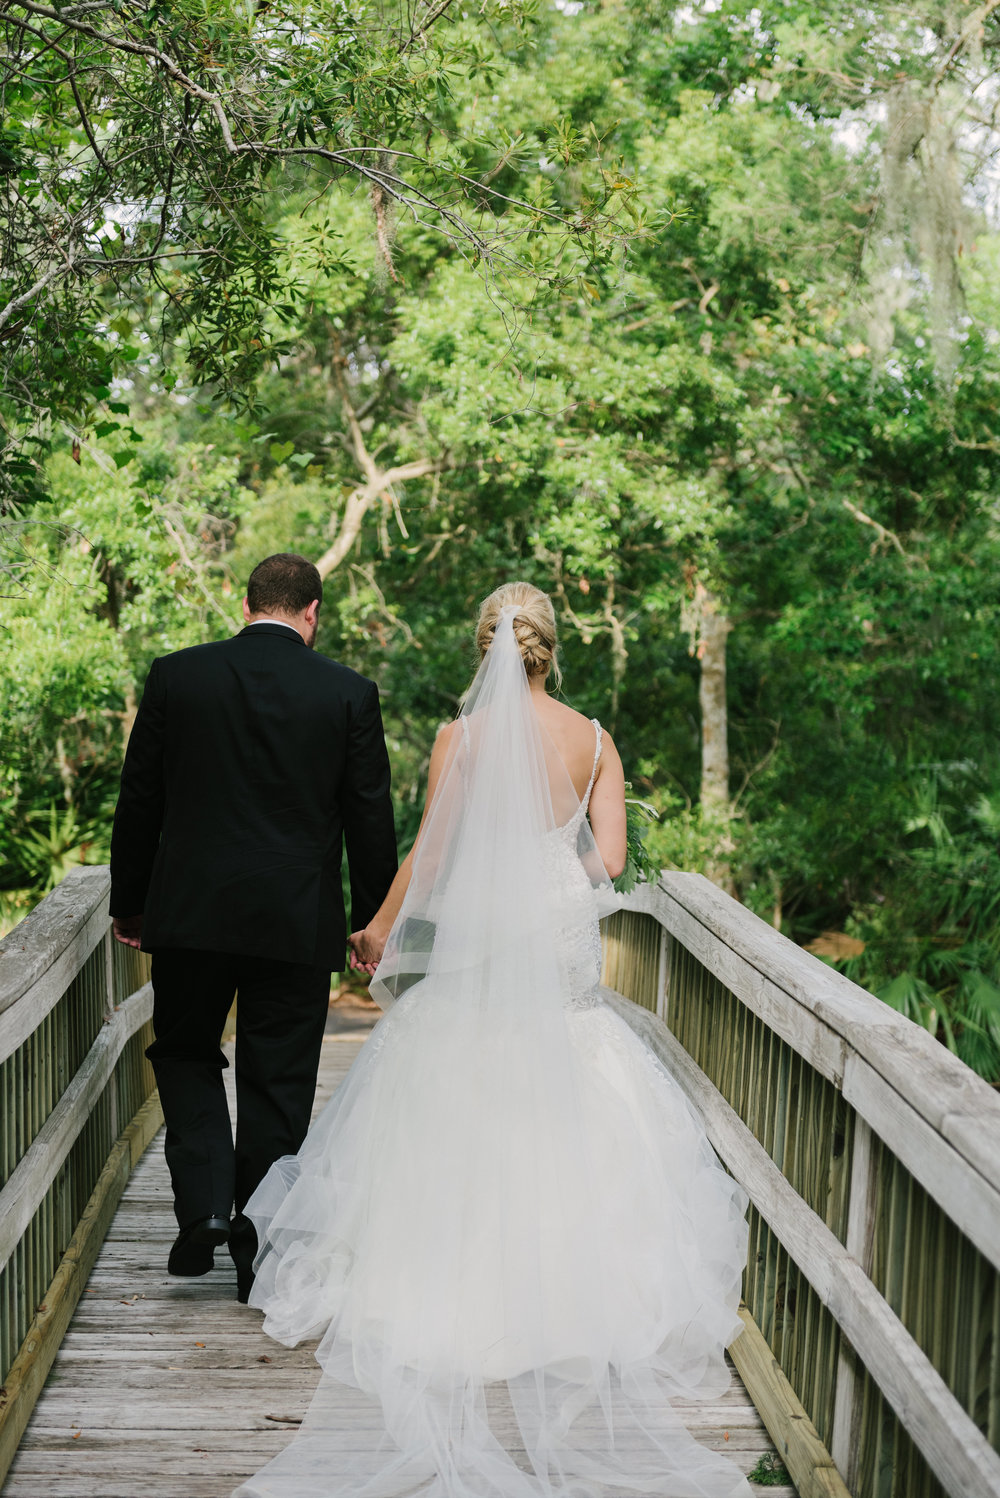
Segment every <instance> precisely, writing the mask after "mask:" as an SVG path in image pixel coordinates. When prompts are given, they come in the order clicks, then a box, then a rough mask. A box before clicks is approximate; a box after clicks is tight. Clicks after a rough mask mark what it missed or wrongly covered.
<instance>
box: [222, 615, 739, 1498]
mask: <svg viewBox="0 0 1000 1498" xmlns="http://www.w3.org/2000/svg"><path fill="white" fill-rule="evenodd" d="M516 612H517V611H516V609H514V608H508V609H506V610H505V611H504V613H503V614H502V616H501V618H500V620H499V622H498V625H497V628H496V632H495V636H494V640H493V643H492V645H491V647H490V649H489V650H488V651H487V653H486V657H485V659H484V662H483V664H482V666H481V668H480V670H479V672H478V673H477V675H476V678H475V681H474V683H473V686H472V688H471V690H470V692H469V694H468V697H467V699H466V704H465V711H464V713H463V717H462V719H461V720H460V724H459V726H457V727H456V728H455V729H454V730H453V731H452V739H451V744H450V752H449V760H448V763H447V765H446V768H445V771H444V773H443V775H442V778H441V781H440V784H439V788H438V792H437V794H436V796H435V799H434V803H433V805H432V807H431V808H430V810H429V813H428V816H427V818H426V820H425V823H424V827H423V830H422V833H421V836H420V839H419V844H418V847H417V850H416V855H415V858H414V865H413V875H412V879H411V883H410V886H409V889H408V892H407V896H406V899H405V901H404V904H403V907H402V909H401V911H400V915H399V917H398V919H397V921H396V923H395V926H394V928H393V931H392V933H391V936H390V938H389V942H388V944H387V947H386V951H385V955H384V957H383V960H382V962H381V964H380V966H379V968H378V971H377V973H376V976H375V980H374V982H373V985H372V993H373V995H374V996H375V997H376V998H377V999H378V1001H379V1003H380V1004H382V1005H383V1006H384V1007H386V1008H387V1010H388V1011H389V1012H388V1013H387V1014H386V1015H385V1016H384V1017H383V1019H382V1020H381V1021H380V1023H379V1025H378V1026H377V1028H376V1031H375V1033H374V1035H373V1037H372V1038H371V1040H370V1041H369V1042H368V1043H367V1045H366V1046H365V1047H364V1049H363V1051H362V1053H361V1055H360V1056H359V1058H358V1060H357V1062H356V1063H355V1064H354V1066H353V1068H352V1070H351V1073H350V1075H349V1077H348V1079H347V1081H346V1082H345V1083H344V1084H343V1086H342V1087H341V1088H340V1089H339V1091H338V1092H337V1094H336V1095H335V1097H334V1099H333V1100H332V1102H331V1103H330V1105H328V1107H327V1109H326V1111H325V1112H324V1114H323V1115H322V1116H321V1118H320V1120H318V1122H317V1124H316V1125H314V1127H313V1129H312V1130H311V1131H310V1134H309V1137H308V1139H307V1141H306V1143H305V1145H304V1146H303V1149H302V1151H301V1152H300V1154H299V1155H298V1156H297V1157H295V1159H293V1160H286V1161H282V1162H279V1164H278V1166H276V1167H275V1168H274V1169H273V1170H272V1172H271V1173H270V1175H269V1176H268V1177H267V1179H266V1180H265V1182H264V1183H263V1185H262V1187H261V1188H260V1189H259V1191H258V1193H257V1194H256V1195H255V1197H254V1199H253V1201H252V1202H251V1204H250V1206H249V1207H248V1209H247V1210H248V1212H249V1213H250V1215H251V1216H252V1217H253V1218H254V1220H255V1222H256V1224H257V1227H258V1233H259V1234H260V1236H261V1240H262V1243H263V1244H264V1249H263V1253H262V1257H261V1259H260V1262H259V1267H258V1279H257V1286H256V1287H255V1291H254V1294H253V1297H252V1303H253V1304H257V1305H259V1306H261V1308H262V1309H264V1310H265V1311H266V1313H267V1320H266V1322H265V1328H266V1329H267V1330H268V1331H269V1332H271V1334H272V1335H274V1336H276V1337H277V1338H278V1339H279V1340H282V1341H286V1342H288V1343H295V1342H297V1341H300V1340H302V1339H303V1338H305V1337H309V1336H319V1337H320V1338H321V1340H320V1342H319V1346H318V1349H317V1357H318V1359H319V1361H320V1363H321V1364H322V1366H323V1369H324V1374H323V1377H322V1379H321V1383H320V1386H319V1389H318V1391H317V1394H316V1396H315V1398H314V1400H313V1403H312V1406H311V1408H310V1411H309V1414H308V1416H307V1418H306V1421H305V1423H304V1426H303V1428H302V1430H301V1432H300V1434H299V1435H298V1436H297V1437H296V1438H295V1440H294V1441H293V1442H292V1443H291V1445H290V1446H289V1447H287V1448H286V1450H285V1451H283V1452H282V1453H281V1454H280V1455H279V1456H278V1457H277V1458H276V1459H275V1460H274V1461H273V1462H271V1463H270V1464H269V1465H268V1466H267V1467H265V1468H264V1469H263V1471H262V1472H260V1473H258V1474H257V1476H256V1477H255V1478H253V1479H251V1480H250V1482H248V1483H247V1484H246V1485H245V1486H244V1487H242V1488H241V1489H240V1490H239V1491H240V1498H410V1495H420V1498H555V1495H558V1498H584V1495H595V1494H599V1493H600V1494H614V1495H622V1498H626V1495H638V1494H655V1495H657V1498H668V1495H669V1498H736V1495H745V1494H747V1493H748V1492H749V1489H748V1488H747V1486H746V1484H745V1482H744V1480H743V1478H742V1476H741V1474H740V1473H739V1472H738V1470H737V1469H736V1468H734V1467H733V1466H732V1465H731V1464H730V1463H729V1462H727V1461H725V1460H724V1459H723V1458H721V1457H719V1456H717V1455H716V1454H715V1453H713V1452H711V1451H708V1450H706V1449H704V1448H702V1447H700V1446H699V1445H698V1444H697V1443H696V1442H695V1441H694V1440H693V1438H692V1437H691V1436H690V1435H689V1434H688V1432H687V1431H686V1430H685V1429H684V1427H683V1425H682V1423H681V1422H680V1420H679V1419H678V1418H677V1416H676V1415H675V1414H674V1413H673V1411H672V1410H671V1409H670V1406H669V1403H668V1399H669V1397H671V1396H672V1397H680V1398H684V1397H692V1396H694V1395H696V1394H704V1393H706V1392H711V1393H719V1392H721V1391H722V1389H724V1388H725V1386H726V1384H727V1382H728V1375H727V1374H726V1373H725V1371H724V1367H723V1358H722V1352H723V1348H724V1346H725V1344H726V1342H727V1341H728V1340H730V1339H731V1338H732V1336H733V1334H734V1332H735V1330H736V1328H737V1327H738V1325H739V1323H738V1321H737V1318H736V1316H735V1305H736V1302H737V1300H738V1294H739V1275H740V1269H741V1267H742V1248H741V1243H740V1241H739V1237H740V1235H739V1229H738V1227H734V1223H736V1222H737V1221H738V1217H739V1215H740V1214H741V1213H742V1211H743V1210H744V1208H745V1198H742V1199H741V1197H740V1193H739V1190H738V1188H735V1187H734V1186H733V1183H731V1182H728V1177H725V1175H724V1173H723V1172H722V1171H721V1168H720V1167H719V1166H718V1163H717V1162H716V1161H715V1158H714V1156H713V1155H712V1152H711V1150H710V1148H709V1146H708V1145H707V1142H706V1141H705V1140H704V1136H703V1134H702V1133H701V1131H700V1129H699V1128H698V1127H697V1125H696V1124H695V1123H694V1121H693V1118H692V1116H691V1114H690V1111H689V1110H688V1109H687V1105H686V1104H685V1103H684V1101H683V1099H682V1098H681V1097H680V1096H679V1094H678V1092H677V1089H676V1088H675V1087H674V1086H673V1084H672V1083H669V1079H666V1078H665V1074H663V1073H662V1072H660V1071H659V1070H658V1069H657V1063H655V1062H654V1061H653V1060H652V1059H651V1058H650V1057H649V1054H648V1053H646V1052H645V1051H644V1048H643V1047H642V1046H641V1045H640V1043H639V1042H637V1041H634V1039H633V1038H632V1037H631V1035H630V1033H629V1032H628V1027H627V1026H626V1025H624V1022H623V1021H621V1020H620V1019H619V1018H618V1017H617V1016H615V1015H614V1014H613V1013H611V1011H609V1010H608V1009H607V1008H606V1006H602V1005H599V1004H597V1002H596V999H597V995H596V983H597V972H596V967H595V966H594V963H595V961H596V951H595V946H594V943H595V940H596V921H597V917H598V915H599V914H600V913H602V911H604V910H606V909H609V908H613V906H614V905H615V903H616V897H615V896H614V893H613V890H612V887H611V883H610V880H609V879H608V876H607V873H606V870H605V869H604V867H603V864H602V863H601V860H600V857H599V855H598V851H597V848H596V845H595V843H594V839H593V836H592V834H591V832H590V828H589V826H588V825H587V821H586V817H585V816H584V815H583V808H582V806H581V804H580V798H579V796H578V795H577V793H576V791H575V789H574V787H573V784H572V781H571V779H570V776H569V774H568V772H567V770H566V768H565V766H564V765H563V764H562V762H561V760H560V759H559V756H558V755H557V754H556V752H555V749H554V747H553V745H552V743H551V742H550V741H549V739H548V737H547V735H546V734H545V733H543V731H542V730H541V728H540V726H539V722H538V718H537V716H536V713H535V709H534V706H533V703H532V694H531V691H530V688H529V686H528V681H527V677H526V675H525V671H524V666H523V664H522V661H521V656H520V651H519V649H518V646H517V641H516V639H515V636H514V632H513V626H512V619H513V616H514V614H516ZM622 1032H625V1033H624V1034H623V1033H622ZM675 1172H676V1173H677V1179H676V1180H675V1179H674V1178H673V1173H675ZM724 1183H728V1184H724ZM730 1188H732V1189H730ZM678 1235H680V1236H679V1237H678ZM743 1241H744V1242H745V1233H744V1237H743ZM678 1242H679V1243H680V1248H679V1250H677V1249H676V1245H677V1244H678ZM723 1243H728V1244H730V1245H732V1247H731V1248H730V1250H729V1252H728V1255H727V1254H726V1253H725V1252H723V1250H722V1248H721V1247H720V1245H721V1244H723ZM667 1259H670V1260H671V1262H670V1263H665V1260H667ZM674 1259H676V1262H673V1260H674ZM716 1260H718V1262H715V1261H716ZM706 1265H707V1266H708V1269H707V1270H706ZM345 1386H346V1387H345ZM345 1421H346V1426H345Z"/></svg>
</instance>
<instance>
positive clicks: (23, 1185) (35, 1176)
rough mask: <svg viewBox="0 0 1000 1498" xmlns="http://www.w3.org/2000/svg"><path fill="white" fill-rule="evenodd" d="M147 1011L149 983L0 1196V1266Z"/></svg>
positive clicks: (101, 1038)
mask: <svg viewBox="0 0 1000 1498" xmlns="http://www.w3.org/2000/svg"><path fill="white" fill-rule="evenodd" d="M152 1012H153V990H152V987H151V986H150V984H148V983H147V984H146V986H145V987H144V988H142V989H140V990H139V992H138V993H135V994H133V995H132V997H131V998H130V999H126V1001H125V1003H124V1004H121V1005H119V1007H118V1009H117V1010H116V1011H115V1013H114V1016H113V1018H112V1019H110V1020H109V1021H108V1022H107V1023H106V1024H105V1025H104V1027H103V1028H102V1030H101V1032H100V1034H99V1035H98V1037H97V1039H96V1040H95V1041H94V1044H93V1045H92V1046H91V1048H90V1051H89V1052H88V1054H87V1057H86V1059H85V1061H84V1063H83V1065H82V1066H81V1067H80V1069H79V1071H78V1072H77V1073H76V1075H75V1076H73V1077H72V1078H71V1079H70V1081H69V1082H68V1083H67V1086H66V1088H65V1090H64V1092H63V1094H62V1096H61V1097H60V1099H59V1101H58V1103H57V1104H56V1106H55V1107H54V1108H53V1110H52V1112H51V1113H50V1114H49V1116H48V1118H47V1119H46V1121H45V1123H44V1124H43V1125H42V1127H41V1128H40V1129H39V1131H38V1133H37V1135H36V1136H35V1138H34V1140H33V1141H32V1143H31V1144H30V1145H29V1146H28V1149H27V1150H26V1151H25V1153H24V1156H23V1157H22V1159H21V1160H20V1162H19V1163H18V1165H17V1167H16V1169H15V1170H14V1171H13V1173H12V1174H11V1176H10V1179H9V1180H8V1181H7V1183H6V1185H5V1186H4V1188H3V1190H2V1191H0V1267H2V1266H3V1265H4V1264H6V1262H7V1260H8V1259H9V1258H10V1256H11V1254H12V1253H13V1252H14V1249H15V1248H16V1246H17V1244H18V1242H19V1241H20V1239H21V1237H22V1235H23V1234H24V1232H25V1229H26V1228H27V1226H28V1224H29V1222H30V1221H31V1219H32V1218H33V1217H34V1215H35V1213H36V1211H37V1210H38V1207H39V1204H40V1203H41V1202H42V1201H43V1200H44V1198H45V1193H46V1192H47V1191H48V1189H49V1187H50V1186H51V1185H52V1182H53V1181H54V1180H55V1178H56V1176H57V1175H58V1173H59V1171H60V1170H61V1168H62V1165H63V1162H64V1161H65V1159H66V1157H67V1155H68V1154H69V1152H70V1150H71V1149H72V1148H73V1145H74V1144H75V1143H76V1141H77V1139H78V1138H79V1136H80V1133H81V1131H82V1129H83V1127H84V1125H85V1124H86V1122H87V1119H88V1118H89V1117H90V1113H91V1110H92V1108H93V1106H94V1104H95V1102H96V1101H97V1099H98V1098H99V1097H100V1095H101V1093H102V1092H103V1091H104V1089H105V1087H106V1086H107V1083H108V1079H109V1078H110V1077H111V1075H112V1073H113V1072H114V1068H115V1063H116V1062H117V1060H118V1058H119V1056H120V1055H121V1054H122V1051H123V1050H124V1049H125V1046H126V1044H127V1042H128V1041H129V1039H130V1038H131V1037H132V1036H133V1035H134V1034H135V1033H136V1031H137V1030H140V1029H141V1028H142V1026H143V1025H144V1024H145V1023H146V1021H147V1020H148V1019H149V1018H150V1016H151V1015H152ZM109 1221H110V1219H109Z"/></svg>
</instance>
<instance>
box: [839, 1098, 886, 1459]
mask: <svg viewBox="0 0 1000 1498" xmlns="http://www.w3.org/2000/svg"><path fill="white" fill-rule="evenodd" d="M874 1188H875V1182H874V1177H873V1174H872V1131H871V1128H870V1126H869V1125H868V1124H866V1123H865V1122H864V1120H863V1119H858V1120H857V1123H856V1125H855V1130H854V1149H853V1151H852V1155H851V1192H850V1205H849V1209H848V1216H847V1237H846V1242H845V1247H846V1249H847V1252H848V1253H849V1254H850V1255H851V1257H852V1258H853V1259H856V1260H857V1262H858V1263H859V1264H860V1265H861V1267H862V1269H863V1270H864V1272H865V1274H867V1275H870V1274H871V1266H872V1246H873V1244H874V1238H875V1212H876V1199H875V1189H874ZM858 1374H859V1370H858V1366H857V1358H856V1357H855V1356H854V1353H853V1352H852V1350H851V1348H850V1346H848V1345H845V1343H844V1341H843V1339H842V1340H841V1345H840V1348H839V1349H838V1353H837V1384H836V1389H835V1391H834V1401H833V1432H832V1435H831V1438H830V1451H831V1453H832V1455H833V1459H834V1461H835V1462H836V1464H837V1467H838V1469H839V1470H840V1471H841V1472H842V1473H843V1474H844V1476H845V1477H846V1478H847V1480H848V1482H850V1480H851V1469H852V1465H853V1462H854V1459H855V1454H856V1449H857V1435H858V1428H859V1424H860V1418H861V1410H860V1407H859V1402H858V1391H859V1383H860V1380H859V1376H858Z"/></svg>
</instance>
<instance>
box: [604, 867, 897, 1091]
mask: <svg viewBox="0 0 1000 1498" xmlns="http://www.w3.org/2000/svg"><path fill="white" fill-rule="evenodd" d="M706 882H707V881H706ZM718 893H721V891H720V892H718ZM724 898H729V897H728V896H725V897H724ZM732 903H733V904H734V905H735V904H736V901H735V900H734V901H733V902H732ZM646 906H647V910H648V913H649V914H650V915H653V916H655V917H656V919H658V920H662V921H663V922H664V924H665V925H666V927H667V929H668V930H669V931H670V933H671V935H672V936H675V937H676V938H677V939H678V941H680V942H681V943H682V945H683V946H685V947H686V948H687V950H688V951H689V952H690V953H691V954H692V955H693V956H694V957H696V958H697V959H698V961H699V962H700V963H701V964H702V966H703V967H704V968H705V969H706V970H707V971H708V972H710V973H711V974H712V976H713V977H715V978H718V979H719V981H720V983H722V984H723V985H724V986H725V987H726V988H728V989H730V990H731V991H732V992H733V993H734V994H735V995H736V996H737V998H738V999H740V1000H741V1001H742V1002H743V1003H744V1004H745V1005H746V1006H747V1008H748V1009H750V1010H751V1011H752V1012H753V1013H754V1014H756V1015H758V1016H759V1017H760V1018H761V1019H762V1020H763V1022H764V1023H765V1024H766V1025H767V1026H768V1028H769V1029H771V1030H773V1031H774V1033H775V1034H776V1035H780V1036H781V1038H782V1040H784V1041H786V1042H787V1043H788V1044H789V1045H790V1046H791V1047H792V1048H793V1049H794V1050H795V1051H797V1052H798V1054H799V1055H800V1056H804V1057H805V1058H806V1060H807V1061H808V1062H809V1064H810V1065H811V1066H814V1067H815V1068H816V1070H817V1071H818V1072H820V1073H821V1075H822V1076H824V1077H827V1078H828V1079H829V1080H830V1081H832V1082H833V1083H834V1084H835V1085H836V1086H838V1087H839V1086H840V1082H841V1079H842V1077H843V1073H844V1058H845V1055H846V1045H845V1042H844V1039H843V1037H842V1036H841V1035H838V1034H837V1033H836V1031H834V1030H832V1029H831V1028H830V1026H829V1025H827V1024H825V1023H824V1022H823V1021H822V1020H820V1019H818V1018H817V1017H816V1016H815V1015H814V1014H812V1013H811V1012H810V1011H809V1010H808V1009H806V1008H803V1006H802V1005H800V1004H798V1003H791V1002H789V995H788V992H787V991H786V990H785V989H784V988H782V987H781V986H780V985H779V984H778V983H777V982H775V981H774V979H773V978H772V976H771V975H770V974H769V973H768V972H766V971H761V969H760V968H758V967H757V966H756V965H755V964H754V963H753V962H752V961H750V960H749V959H748V958H746V957H745V956H743V955H742V954H741V953H740V952H738V951H736V950H734V949H733V948H732V947H729V946H727V945H726V944H725V943H723V942H720V941H719V940H718V939H717V937H716V936H715V934H714V933H713V932H712V931H710V930H709V929H708V928H707V927H706V926H705V925H703V924H702V922H701V921H700V920H698V918H697V917H696V916H693V915H692V914H691V913H690V912H689V911H687V910H686V909H685V908H684V907H683V906H681V905H679V904H676V903H675V904H673V906H672V907H671V906H669V905H668V904H667V902H666V901H665V900H663V898H662V895H661V898H660V900H659V901H658V900H657V899H656V892H652V891H651V892H650V896H648V897H647V902H646ZM630 908H631V907H630ZM738 908H739V909H742V908H743V907H742V906H739V907H738ZM747 913H748V914H749V912H747ZM766 929H767V930H768V931H770V932H771V934H772V935H776V934H777V933H776V932H774V930H773V928H772V927H770V926H768V927H767V928H766ZM813 960H814V961H815V959H813ZM819 965H821V964H819ZM869 997H870V996H869Z"/></svg>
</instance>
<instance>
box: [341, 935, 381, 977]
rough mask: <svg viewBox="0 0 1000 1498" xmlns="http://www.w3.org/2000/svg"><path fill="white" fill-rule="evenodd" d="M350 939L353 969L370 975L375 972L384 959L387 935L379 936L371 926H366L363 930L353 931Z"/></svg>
mask: <svg viewBox="0 0 1000 1498" xmlns="http://www.w3.org/2000/svg"><path fill="white" fill-rule="evenodd" d="M349 940H350V943H351V969H352V971H354V972H363V973H368V974H369V975H370V974H372V973H374V971H375V969H376V968H377V967H378V965H379V962H380V961H381V960H382V952H383V951H384V949H385V937H384V936H379V935H378V934H377V933H376V932H375V931H374V930H373V928H372V927H371V926H366V927H365V929H364V930H363V931H352V932H351V935H350V938H349Z"/></svg>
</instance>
